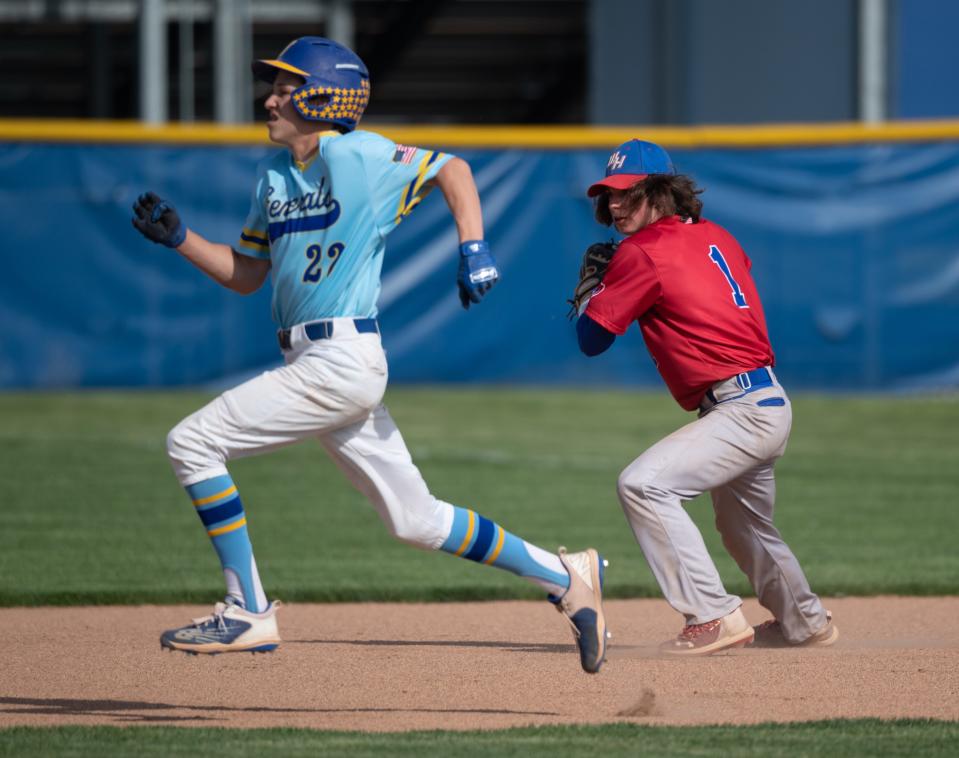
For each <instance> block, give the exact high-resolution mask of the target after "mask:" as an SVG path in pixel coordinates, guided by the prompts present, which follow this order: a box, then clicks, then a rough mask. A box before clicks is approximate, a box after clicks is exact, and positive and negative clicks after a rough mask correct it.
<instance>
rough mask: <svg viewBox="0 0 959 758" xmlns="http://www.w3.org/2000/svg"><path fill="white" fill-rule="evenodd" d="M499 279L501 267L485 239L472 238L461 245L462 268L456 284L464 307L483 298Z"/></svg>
mask: <svg viewBox="0 0 959 758" xmlns="http://www.w3.org/2000/svg"><path fill="white" fill-rule="evenodd" d="M498 279H499V269H497V268H496V261H495V260H494V259H493V256H492V254H491V253H490V251H489V245H488V244H487V243H486V241H484V240H470V241H467V242H464V243H463V244H462V245H460V270H459V273H458V274H457V275H456V284H457V286H458V287H459V291H460V302H461V303H462V304H463V307H464V308H467V309H468V308H469V307H470V303H478V302H479V301H480V300H482V299H483V295H485V294H486V293H487V292H488V291H489V289H490V287H492V286H493V285H494V284H496V282H497V280H498Z"/></svg>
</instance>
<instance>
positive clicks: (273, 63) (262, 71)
mask: <svg viewBox="0 0 959 758" xmlns="http://www.w3.org/2000/svg"><path fill="white" fill-rule="evenodd" d="M280 71H289V72H290V73H291V74H296V75H297V76H302V77H303V78H304V79H307V78H309V76H310V74H309V72H307V71H304V70H303V69H300V68H297V67H296V66H291V65H290V64H289V63H284V62H283V61H279V60H258V61H253V76H255V77H256V78H257V79H259V80H260V81H262V82H271V83H272V82H273V80H274V79H276V75H277V73H278V72H280Z"/></svg>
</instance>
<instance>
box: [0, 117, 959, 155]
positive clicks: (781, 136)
mask: <svg viewBox="0 0 959 758" xmlns="http://www.w3.org/2000/svg"><path fill="white" fill-rule="evenodd" d="M361 128H368V129H369V130H370V131H375V132H378V133H380V134H382V135H384V136H385V137H388V138H389V139H391V140H393V141H394V142H399V143H401V144H405V145H417V146H419V147H477V148H483V147H487V148H532V149H565V150H569V149H576V148H603V149H608V148H611V147H615V146H616V145H618V144H620V143H622V142H625V141H626V140H628V139H631V138H632V137H642V138H643V139H646V140H650V141H652V142H658V143H660V144H662V145H665V146H666V147H671V148H684V147H685V148H699V147H780V146H790V145H796V146H802V145H834V144H856V143H871V142H930V141H940V140H956V139H959V120H951V121H931V120H930V121H894V122H890V123H886V124H878V125H868V124H861V123H853V122H850V123H828V124H767V125H757V126H690V127H680V126H677V127H666V126H644V125H642V124H639V125H636V126H416V125H410V126H395V125H392V126H387V125H383V126H379V125H377V124H376V123H375V122H369V123H367V122H363V124H362V127H361ZM0 141H6V142H72V143H80V144H83V143H118V144H126V143H159V144H196V145H243V144H250V145H259V144H269V140H268V139H267V136H266V128H265V126H263V125H259V124H247V125H242V126H226V125H219V124H168V125H163V126H149V125H146V124H143V123H141V122H139V121H88V120H63V119H57V120H37V119H5V120H0Z"/></svg>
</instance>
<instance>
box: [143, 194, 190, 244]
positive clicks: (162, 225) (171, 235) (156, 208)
mask: <svg viewBox="0 0 959 758" xmlns="http://www.w3.org/2000/svg"><path fill="white" fill-rule="evenodd" d="M133 226H134V228H135V229H136V230H137V231H138V232H140V234H142V235H143V236H144V237H146V238H147V239H148V240H151V241H153V242H157V243H159V244H161V245H166V246H167V247H173V248H176V247H179V246H180V245H182V244H183V240H185V239H186V227H185V226H184V225H183V222H182V221H180V215H179V214H178V213H177V212H176V208H174V207H173V206H172V205H170V203H168V202H167V201H166V200H163V199H162V198H160V197H157V195H155V194H154V193H152V192H144V193H143V194H142V195H140V197H138V198H137V201H136V202H135V203H134V204H133Z"/></svg>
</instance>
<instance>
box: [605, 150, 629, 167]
mask: <svg viewBox="0 0 959 758" xmlns="http://www.w3.org/2000/svg"><path fill="white" fill-rule="evenodd" d="M625 162H626V156H625V155H620V154H619V150H617V151H616V152H615V153H613V154H612V155H611V156H609V163H607V164H606V170H607V171H615V170H616V169H618V168H622V167H623V164H624V163H625Z"/></svg>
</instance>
